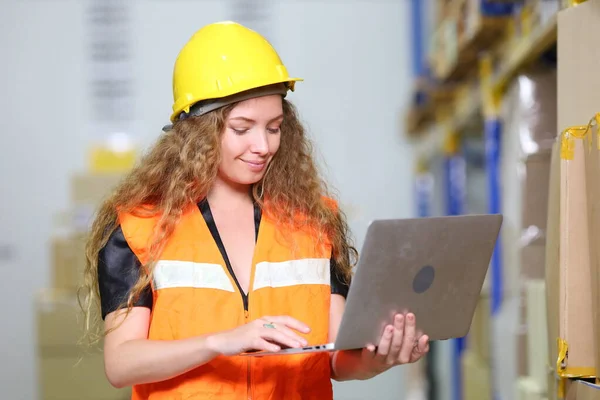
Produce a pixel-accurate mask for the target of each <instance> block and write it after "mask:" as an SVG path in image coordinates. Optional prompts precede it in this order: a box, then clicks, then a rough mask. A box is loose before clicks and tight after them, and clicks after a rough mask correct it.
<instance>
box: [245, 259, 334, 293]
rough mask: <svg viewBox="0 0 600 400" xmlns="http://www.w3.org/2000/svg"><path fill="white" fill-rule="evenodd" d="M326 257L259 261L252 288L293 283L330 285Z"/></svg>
mask: <svg viewBox="0 0 600 400" xmlns="http://www.w3.org/2000/svg"><path fill="white" fill-rule="evenodd" d="M329 268H330V266H329V259H328V258H305V259H301V260H291V261H283V262H260V263H258V264H256V271H255V273H254V286H253V289H254V290H258V289H261V288H264V287H272V288H280V287H286V286H295V285H327V286H330V285H331V280H330V269H329Z"/></svg>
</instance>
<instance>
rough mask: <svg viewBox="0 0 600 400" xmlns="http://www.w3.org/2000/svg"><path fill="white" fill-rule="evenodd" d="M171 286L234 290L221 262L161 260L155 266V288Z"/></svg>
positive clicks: (168, 287)
mask: <svg viewBox="0 0 600 400" xmlns="http://www.w3.org/2000/svg"><path fill="white" fill-rule="evenodd" d="M170 288H198V289H218V290H225V291H227V292H234V289H233V285H232V284H231V280H230V279H229V277H228V276H227V273H226V272H225V269H224V268H223V267H222V266H221V265H219V264H208V263H196V262H192V261H175V260H160V261H158V262H157V263H156V266H155V268H154V290H161V289H170Z"/></svg>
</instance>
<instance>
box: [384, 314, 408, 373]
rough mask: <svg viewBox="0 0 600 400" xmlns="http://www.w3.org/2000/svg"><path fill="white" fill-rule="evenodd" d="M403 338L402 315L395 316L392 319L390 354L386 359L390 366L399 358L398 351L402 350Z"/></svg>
mask: <svg viewBox="0 0 600 400" xmlns="http://www.w3.org/2000/svg"><path fill="white" fill-rule="evenodd" d="M403 338H404V315H402V314H396V317H395V318H394V331H393V334H392V344H391V346H390V352H389V353H388V355H387V357H386V360H385V361H386V363H387V364H389V365H391V364H394V363H395V362H396V360H398V358H399V357H400V350H401V349H402V339H403Z"/></svg>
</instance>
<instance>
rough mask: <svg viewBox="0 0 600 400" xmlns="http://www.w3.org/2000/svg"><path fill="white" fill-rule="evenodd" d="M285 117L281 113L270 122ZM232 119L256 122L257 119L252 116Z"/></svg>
mask: <svg viewBox="0 0 600 400" xmlns="http://www.w3.org/2000/svg"><path fill="white" fill-rule="evenodd" d="M281 118H283V114H279V115H278V116H276V117H275V118H273V119H271V120H270V121H269V123H271V122H273V121H277V120H278V119H281ZM230 120H231V121H233V120H242V121H246V122H256V121H255V120H253V119H251V118H247V117H234V118H230Z"/></svg>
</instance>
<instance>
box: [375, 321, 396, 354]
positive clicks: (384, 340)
mask: <svg viewBox="0 0 600 400" xmlns="http://www.w3.org/2000/svg"><path fill="white" fill-rule="evenodd" d="M393 333H394V327H393V326H392V325H388V326H386V327H385V330H384V331H383V335H381V340H380V341H379V346H377V357H378V358H380V359H381V360H385V358H386V357H387V355H388V353H389V352H390V346H391V345H392V336H393Z"/></svg>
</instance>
